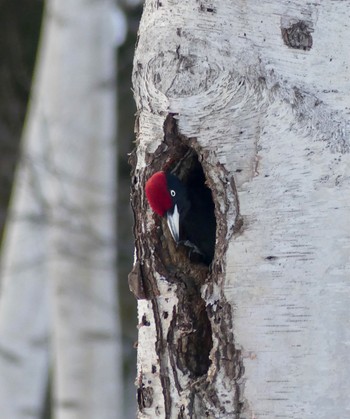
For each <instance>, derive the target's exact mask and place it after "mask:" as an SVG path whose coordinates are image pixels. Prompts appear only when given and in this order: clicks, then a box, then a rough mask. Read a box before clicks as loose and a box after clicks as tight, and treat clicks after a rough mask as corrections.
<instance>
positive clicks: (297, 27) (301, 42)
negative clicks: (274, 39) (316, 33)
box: [281, 20, 313, 51]
mask: <svg viewBox="0 0 350 419" xmlns="http://www.w3.org/2000/svg"><path fill="white" fill-rule="evenodd" d="M281 32H282V38H283V41H284V43H285V44H286V45H287V46H288V47H289V48H293V49H301V50H303V51H309V50H310V49H311V48H312V42H313V40H312V35H311V33H312V32H313V28H312V27H311V24H310V22H306V21H303V20H299V21H297V22H295V23H290V24H289V26H288V27H281Z"/></svg>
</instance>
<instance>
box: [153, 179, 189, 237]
mask: <svg viewBox="0 0 350 419" xmlns="http://www.w3.org/2000/svg"><path fill="white" fill-rule="evenodd" d="M146 196H147V199H148V202H149V204H150V206H151V208H152V209H153V211H154V212H155V213H157V214H158V215H160V216H161V217H164V216H166V217H167V223H168V226H169V230H170V232H171V235H172V236H173V238H174V240H175V241H176V243H178V242H179V241H180V222H181V219H182V218H183V217H184V216H185V215H186V213H187V211H188V210H189V207H190V203H189V200H188V197H187V191H186V187H185V185H184V184H183V183H182V182H181V181H180V180H179V179H178V178H177V177H176V176H175V175H173V174H171V173H165V172H157V173H155V174H154V175H153V176H151V177H150V178H149V179H148V181H147V182H146Z"/></svg>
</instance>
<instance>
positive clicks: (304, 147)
mask: <svg viewBox="0 0 350 419" xmlns="http://www.w3.org/2000/svg"><path fill="white" fill-rule="evenodd" d="M349 18H350V3H349V2H347V1H346V2H332V1H324V2H314V3H308V4H306V3H305V2H301V1H298V0H294V1H280V0H278V1H277V0H274V1H265V2H261V1H258V0H250V1H248V2H247V1H244V2H232V1H228V0H227V1H221V2H216V3H213V2H208V1H201V2H198V1H189V2H181V1H171V0H164V1H161V2H160V1H146V4H145V9H144V14H143V18H142V21H141V25H140V33H139V40H138V46H137V50H136V55H135V61H134V89H135V98H136V102H137V107H138V110H139V112H138V121H137V122H138V124H137V134H138V144H137V154H136V155H135V156H134V167H135V170H134V179H133V183H134V192H133V205H134V210H135V215H136V227H135V232H136V234H137V240H136V250H137V261H136V263H135V267H134V270H133V272H132V274H131V276H130V279H131V281H130V284H131V287H132V289H133V290H134V292H135V293H136V294H137V295H138V296H139V298H140V300H139V323H140V330H139V345H138V380H137V384H138V394H139V399H138V401H139V418H146V417H149V418H151V417H152V418H153V417H155V415H156V414H158V415H159V416H160V417H166V418H178V417H197V418H200V417H212V418H220V417H235V418H246V419H248V418H269V419H273V418H280V417H284V418H290V419H296V418H303V419H313V418H315V417H317V418H324V419H325V418H329V417H334V418H345V417H349V415H350V399H349V397H348V389H349V388H350V379H349V377H350V355H349V354H350V351H349V349H350V348H349V345H350V332H349V330H350V328H349V323H350V310H349V303H348V301H349V297H350V291H349V289H350V288H349V278H350V210H349V203H350V198H349V197H350V176H349V173H350V172H349V169H350V155H349V151H350V142H349V126H350V120H349V112H348V109H349V106H350V102H349V93H350V84H349V77H348V72H349V66H350V54H349V51H348V46H347V44H348V35H349V34H348V21H349ZM174 120H176V125H177V127H174V124H175V122H174ZM177 130H178V131H177ZM181 147H182V149H183V148H184V149H185V150H187V151H188V149H190V150H191V149H194V150H195V151H196V152H197V153H198V155H199V160H202V164H203V168H204V171H205V173H206V176H207V182H208V184H209V185H210V187H211V189H212V192H213V198H214V201H215V206H216V217H217V224H218V228H217V242H216V256H215V259H214V261H213V264H212V269H211V270H209V271H208V272H204V275H205V279H204V280H201V281H197V286H198V288H199V289H200V295H201V298H202V301H203V302H204V303H205V305H206V307H207V318H208V322H209V323H210V327H209V326H208V330H210V331H211V333H212V345H210V344H209V347H210V357H209V358H210V361H211V365H210V367H209V369H208V370H207V372H205V373H202V374H197V376H196V377H193V374H192V375H191V371H190V366H189V365H185V367H184V366H183V364H181V362H182V361H181V356H183V354H184V353H185V352H186V351H187V352H188V351H191V347H189V346H188V347H186V345H185V344H184V342H186V341H185V335H186V333H187V335H189V334H191V333H192V334H193V335H195V334H196V331H195V330H192V331H190V332H189V329H188V328H187V330H184V328H182V329H181V327H180V325H179V323H180V322H179V316H180V314H179V313H181V311H182V312H187V311H186V310H188V307H189V306H190V304H189V303H188V300H189V301H190V298H189V297H188V296H187V297H186V293H188V290H186V289H185V288H186V287H184V286H183V283H184V282H185V283H186V279H188V278H191V280H193V279H194V280H195V279H196V278H197V277H198V276H201V275H202V274H203V272H202V271H201V272H200V268H199V267H198V266H192V267H191V269H193V271H191V272H190V273H188V272H189V271H185V268H186V269H188V270H189V269H190V267H188V265H189V263H188V262H187V264H186V262H184V261H183V260H182V259H181V258H180V259H181V263H180V262H179V263H180V265H178V266H177V268H174V265H176V261H177V259H176V258H177V256H176V255H177V251H176V250H175V249H174V248H173V246H172V244H171V239H170V238H169V236H167V234H168V233H167V230H166V227H165V225H164V224H162V223H161V222H160V221H159V220H158V218H157V217H154V216H153V214H152V213H151V211H150V209H149V208H148V205H147V203H146V199H145V196H144V191H143V189H144V183H145V181H146V179H147V178H148V177H149V176H150V175H151V174H152V173H153V172H155V171H156V170H160V169H162V168H173V167H174V162H173V160H174V158H175V159H176V160H177V161H178V160H179V159H181V153H182V149H181ZM186 147H187V148H186ZM182 157H183V155H182ZM162 229H163V233H161V231H162ZM162 234H164V235H165V236H166V237H167V238H168V241H169V245H164V240H163V239H162ZM164 249H165V250H164ZM168 254H170V256H167V255H168ZM190 265H191V264H190ZM192 265H193V264H192ZM179 278H180V280H179ZM198 284H199V285H198ZM197 297H198V296H197ZM197 297H196V298H197ZM186 298H188V300H186ZM197 300H198V298H197ZM186 301H187V302H186ZM198 301H199V300H198ZM198 301H197V302H198ZM184 302H185V307H184ZM196 304H197V303H194V305H196ZM198 304H199V303H198ZM165 313H166V314H165ZM193 318H196V316H194V317H192V319H193ZM179 345H180V346H181V345H183V346H185V347H184V348H182V349H179Z"/></svg>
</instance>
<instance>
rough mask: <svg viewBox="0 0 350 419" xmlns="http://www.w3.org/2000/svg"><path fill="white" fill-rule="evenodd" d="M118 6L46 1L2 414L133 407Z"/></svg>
mask: <svg viewBox="0 0 350 419" xmlns="http://www.w3.org/2000/svg"><path fill="white" fill-rule="evenodd" d="M114 11H115V4H114V2H113V1H112V0H104V1H100V2H90V1H86V0H80V1H75V2H70V1H61V0H60V1H58V0H51V1H49V2H48V3H47V6H46V12H45V21H44V28H43V34H42V38H41V48H40V55H39V59H38V67H37V73H36V82H35V85H34V88H33V95H32V103H31V108H30V113H29V116H28V120H27V126H26V129H25V133H24V140H23V159H22V161H21V164H20V166H19V170H18V176H17V183H16V188H15V191H14V196H13V200H12V217H11V221H10V222H9V225H8V227H7V231H6V238H5V241H4V245H3V248H4V253H3V257H2V261H3V262H2V289H1V299H0V406H1V407H0V411H1V417H3V418H4V419H16V418H24V417H27V416H28V415H29V414H30V415H31V417H37V418H39V417H40V414H41V411H42V409H43V403H44V399H45V392H46V385H47V380H48V374H49V371H48V364H49V361H48V343H49V340H50V345H49V347H50V350H51V352H50V360H51V361H52V364H53V367H52V377H53V390H52V398H53V401H54V403H53V416H54V417H55V418H58V419H67V418H74V419H78V418H84V419H88V418H116V417H118V416H119V415H120V412H121V408H122V405H121V403H122V399H121V390H122V389H121V379H120V378H121V365H120V357H121V347H120V334H119V323H118V318H117V290H116V271H115V251H116V249H115V234H116V229H115V197H116V185H115V183H116V182H115V177H116V167H115V165H116V160H115V159H116V150H115V113H116V104H115V94H116V92H115V46H116V35H117V33H116V30H117V31H118V28H115V27H114V26H113V25H114V23H115V22H114V20H113V17H114V16H115V14H114Z"/></svg>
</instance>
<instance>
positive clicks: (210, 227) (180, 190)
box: [146, 171, 216, 265]
mask: <svg viewBox="0 0 350 419" xmlns="http://www.w3.org/2000/svg"><path fill="white" fill-rule="evenodd" d="M204 181H205V178H204V174H203V172H202V173H201V172H198V173H197V174H196V175H194V176H191V177H189V179H188V181H187V182H186V184H185V183H183V182H181V180H180V179H179V178H178V177H176V176H175V175H173V174H172V173H166V172H163V171H161V172H157V173H155V174H154V175H153V176H151V177H150V179H148V181H147V182H146V196H147V199H148V202H149V204H150V206H151V208H152V209H153V211H154V212H155V213H157V214H158V215H160V216H161V217H166V218H167V223H168V227H169V230H170V232H171V235H172V237H173V239H174V240H175V242H176V243H181V244H184V245H185V246H188V247H190V248H191V250H192V251H193V252H195V253H198V254H199V255H200V259H202V261H203V262H204V263H205V264H206V265H210V263H211V261H212V260H213V257H214V251H215V232H216V219H215V214H214V202H213V198H212V194H211V191H210V189H209V188H208V187H207V186H206V185H205V183H204Z"/></svg>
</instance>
